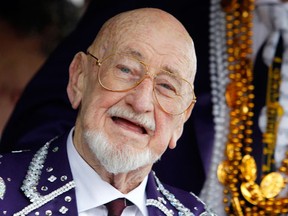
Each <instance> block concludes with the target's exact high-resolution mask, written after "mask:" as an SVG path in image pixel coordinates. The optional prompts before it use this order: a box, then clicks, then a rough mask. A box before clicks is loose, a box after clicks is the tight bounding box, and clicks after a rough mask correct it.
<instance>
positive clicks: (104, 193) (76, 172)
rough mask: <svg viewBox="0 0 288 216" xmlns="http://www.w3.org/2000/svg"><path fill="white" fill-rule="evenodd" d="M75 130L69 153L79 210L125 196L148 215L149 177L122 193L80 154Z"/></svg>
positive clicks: (70, 134)
mask: <svg viewBox="0 0 288 216" xmlns="http://www.w3.org/2000/svg"><path fill="white" fill-rule="evenodd" d="M73 131H74V128H73V129H72V130H71V131H70V133H69V136H68V139H67V153H68V159H69V163H70V167H71V171H72V175H73V179H74V182H75V184H76V188H75V191H76V201H77V207H78V211H79V212H82V211H86V210H89V209H91V208H95V207H99V206H101V205H103V204H105V203H107V202H110V201H112V200H114V199H117V198H119V197H124V198H127V199H128V200H130V201H131V202H133V203H134V204H135V205H136V206H137V207H138V208H139V209H140V211H141V212H142V214H143V215H148V213H147V208H146V193H145V188H146V184H147V179H148V177H147V176H146V177H145V179H144V180H143V181H142V182H141V184H140V185H139V186H138V187H136V188H135V189H134V190H132V191H130V192H129V193H128V194H122V193H121V192H120V191H118V190H117V189H116V188H114V187H113V186H112V185H110V184H109V183H107V182H105V181H103V180H102V179H101V177H100V176H99V175H98V174H97V172H95V171H94V170H93V169H92V168H91V167H90V166H89V165H88V164H87V163H86V162H85V161H84V160H83V158H82V157H81V156H80V155H79V153H78V152H77V150H76V149H75V147H74V144H73V138H72V137H73Z"/></svg>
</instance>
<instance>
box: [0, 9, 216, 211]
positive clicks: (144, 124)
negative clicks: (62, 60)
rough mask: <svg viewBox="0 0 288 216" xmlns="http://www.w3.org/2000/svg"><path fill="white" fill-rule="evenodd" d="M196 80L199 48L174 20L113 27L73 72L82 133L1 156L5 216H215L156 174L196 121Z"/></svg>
mask: <svg viewBox="0 0 288 216" xmlns="http://www.w3.org/2000/svg"><path fill="white" fill-rule="evenodd" d="M195 72H196V57H195V51H194V45H193V41H192V39H191V37H190V36H189V34H188V33H187V31H186V30H185V28H184V27H183V26H182V24H181V23H180V22H179V21H178V20H176V19H175V18H174V17H173V16H171V15H170V14H168V13H166V12H164V11H162V10H159V9H153V8H143V9H137V10H133V11H128V12H124V13H121V14H119V15H117V16H115V17H113V18H111V19H110V20H108V21H107V22H106V23H105V24H104V26H103V27H102V29H101V30H100V32H99V33H98V35H97V37H96V39H95V40H94V42H93V43H92V45H91V46H90V47H89V48H88V50H87V52H79V53H77V54H76V55H75V57H74V59H73V61H72V63H71V65H70V68H69V74H70V79H69V84H68V87H67V92H68V96H69V99H70V102H71V105H72V107H73V108H74V109H79V113H78V117H77V120H76V124H75V127H74V128H73V129H72V130H71V131H70V132H69V133H67V134H66V136H65V135H64V136H60V137H55V138H52V139H51V140H50V141H48V142H47V143H46V144H45V145H44V146H43V147H42V148H41V149H40V150H38V151H37V152H32V151H21V152H13V153H11V154H5V155H3V156H2V157H0V215H63V214H66V215H80V216H88V215H97V216H98V215H107V212H108V215H135V216H141V215H143V216H145V215H157V216H158V215H213V213H211V212H210V211H209V209H207V208H206V206H205V204H203V202H201V201H200V200H199V199H198V198H197V197H196V196H195V195H193V194H192V193H188V192H185V191H182V190H179V189H175V188H173V187H170V186H168V185H164V184H162V183H161V182H160V180H159V179H158V178H157V176H156V174H155V173H154V172H153V171H151V169H152V165H153V164H154V163H155V162H156V161H157V160H159V158H160V157H161V155H162V154H163V153H164V152H165V150H166V149H167V147H169V148H171V149H173V148H175V147H176V142H177V140H178V139H179V137H180V136H181V134H182V131H183V124H184V122H185V121H186V120H187V119H188V118H189V116H190V114H191V111H192V108H193V105H194V103H195V96H194V90H193V82H194V76H195ZM29 164H30V165H29ZM120 205H122V208H121V209H120V207H119V206H120ZM111 206H112V207H111ZM118 207H119V208H118ZM124 207H125V208H124ZM123 208H124V210H123ZM113 209H114V210H115V209H117V211H118V212H114V213H112V211H113ZM121 213H122V214H121Z"/></svg>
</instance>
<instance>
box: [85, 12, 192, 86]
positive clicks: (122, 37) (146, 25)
mask: <svg viewBox="0 0 288 216" xmlns="http://www.w3.org/2000/svg"><path fill="white" fill-rule="evenodd" d="M138 42H141V43H145V44H146V45H148V47H149V49H151V50H153V51H155V52H156V53H157V54H159V55H165V54H167V53H169V52H171V53H172V54H173V55H176V56H178V57H179V58H183V61H185V62H187V63H188V64H187V71H190V72H189V74H188V76H189V78H191V79H192V82H193V81H194V76H195V72H196V55H195V50H194V44H193V41H192V39H191V37H190V35H189V33H188V32H187V30H186V29H185V27H184V26H183V25H182V24H181V23H180V22H179V21H178V20H177V19H176V18H175V17H174V16H172V15H171V14H169V13H167V12H165V11H163V10H160V9H156V8H141V9H135V10H131V11H127V12H123V13H120V14H118V15H116V16H114V17H112V18H111V19H109V20H108V21H107V22H106V23H105V24H104V25H103V26H102V28H101V30H100V31H99V33H98V35H97V37H96V39H95V40H94V42H93V43H92V45H91V46H90V48H89V50H90V51H92V52H93V53H96V55H98V56H99V58H102V57H105V56H106V55H109V54H111V52H114V51H118V49H119V47H126V45H127V44H131V43H134V44H135V45H137V44H139V43H138ZM127 46H128V45H127Z"/></svg>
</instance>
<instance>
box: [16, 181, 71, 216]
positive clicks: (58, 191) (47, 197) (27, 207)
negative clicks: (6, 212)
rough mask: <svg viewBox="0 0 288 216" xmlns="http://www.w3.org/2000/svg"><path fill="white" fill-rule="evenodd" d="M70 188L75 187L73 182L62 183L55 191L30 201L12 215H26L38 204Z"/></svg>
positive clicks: (38, 205) (37, 206) (44, 202)
mask: <svg viewBox="0 0 288 216" xmlns="http://www.w3.org/2000/svg"><path fill="white" fill-rule="evenodd" d="M72 188H75V182H74V181H70V182H68V183H67V184H65V185H63V186H62V187H60V188H58V189H57V190H55V191H52V192H51V193H50V194H47V195H45V196H41V197H40V198H39V199H38V200H37V201H35V202H33V203H31V204H30V205H28V206H26V207H25V208H24V209H22V210H21V211H19V212H17V213H15V214H14V215H13V216H23V215H27V214H29V213H30V212H32V211H33V210H35V209H37V208H39V207H40V206H43V205H44V204H46V203H48V202H50V201H51V200H53V199H54V198H55V197H58V196H60V195H61V194H63V193H65V192H67V191H69V190H71V189H72Z"/></svg>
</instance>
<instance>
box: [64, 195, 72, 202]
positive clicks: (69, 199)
mask: <svg viewBox="0 0 288 216" xmlns="http://www.w3.org/2000/svg"><path fill="white" fill-rule="evenodd" d="M64 200H65V201H66V202H71V201H72V198H71V197H70V196H66V197H65V199H64Z"/></svg>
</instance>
